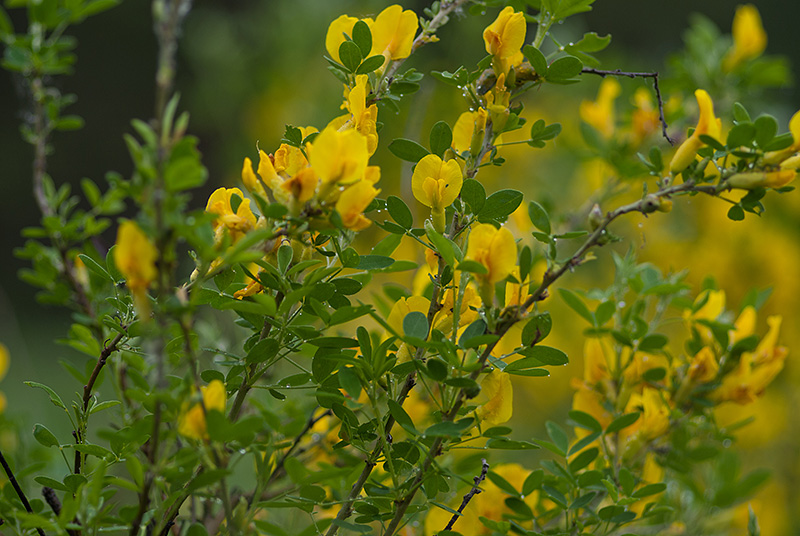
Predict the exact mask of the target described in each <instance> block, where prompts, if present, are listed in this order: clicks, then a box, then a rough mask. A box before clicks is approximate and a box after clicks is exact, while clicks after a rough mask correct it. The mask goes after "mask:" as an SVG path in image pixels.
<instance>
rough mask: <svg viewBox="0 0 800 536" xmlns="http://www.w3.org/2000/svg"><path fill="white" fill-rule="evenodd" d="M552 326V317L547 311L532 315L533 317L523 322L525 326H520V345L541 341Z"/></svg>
mask: <svg viewBox="0 0 800 536" xmlns="http://www.w3.org/2000/svg"><path fill="white" fill-rule="evenodd" d="M552 327H553V319H552V318H551V317H550V313H549V312H548V311H545V312H543V313H540V314H538V315H534V317H533V318H531V319H530V320H529V321H528V323H527V324H525V327H524V328H522V337H521V341H522V345H523V346H530V345H531V344H535V343H537V342H540V341H543V340H544V339H545V338H546V337H547V336H548V335H549V334H550V330H551V329H552Z"/></svg>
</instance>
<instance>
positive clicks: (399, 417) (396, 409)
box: [387, 400, 419, 435]
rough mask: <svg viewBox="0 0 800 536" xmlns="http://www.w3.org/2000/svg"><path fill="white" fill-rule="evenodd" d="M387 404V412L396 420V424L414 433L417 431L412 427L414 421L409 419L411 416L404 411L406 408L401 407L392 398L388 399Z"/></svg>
mask: <svg viewBox="0 0 800 536" xmlns="http://www.w3.org/2000/svg"><path fill="white" fill-rule="evenodd" d="M387 404H388V406H389V413H390V414H391V415H392V418H394V420H395V421H397V424H399V425H400V426H402V427H403V428H404V429H405V430H406V431H408V432H410V433H412V434H414V435H417V434H418V433H419V432H417V429H416V428H415V427H414V421H413V420H411V417H410V416H409V415H408V413H406V410H404V409H403V406H401V405H400V404H398V403H397V402H395V401H394V400H389V401H388V402H387Z"/></svg>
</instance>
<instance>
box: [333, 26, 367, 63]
mask: <svg viewBox="0 0 800 536" xmlns="http://www.w3.org/2000/svg"><path fill="white" fill-rule="evenodd" d="M352 38H353V42H354V43H355V44H356V45H358V49H359V50H360V51H361V56H363V57H364V58H366V57H367V55H369V52H370V50H372V32H371V31H370V30H369V26H368V25H367V23H366V22H364V21H363V20H360V21H358V22H356V23H355V25H353V35H352ZM339 57H341V52H340V56H339Z"/></svg>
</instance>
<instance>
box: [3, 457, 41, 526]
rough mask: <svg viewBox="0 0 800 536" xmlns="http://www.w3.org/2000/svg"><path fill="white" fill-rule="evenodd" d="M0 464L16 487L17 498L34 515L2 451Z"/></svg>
mask: <svg viewBox="0 0 800 536" xmlns="http://www.w3.org/2000/svg"><path fill="white" fill-rule="evenodd" d="M0 464H2V465H3V469H4V470H5V472H6V476H8V481H9V482H11V485H12V486H13V487H14V491H16V492H17V497H19V500H20V501H22V506H24V507H25V510H26V511H27V512H28V513H29V514H32V513H33V508H31V503H29V502H28V498H27V497H26V496H25V492H24V491H22V488H21V487H20V486H19V482H17V478H16V477H15V476H14V472H13V471H12V470H11V467H9V466H8V462H7V461H6V457H5V456H3V451H2V450H0ZM36 532H38V533H39V536H45V534H44V531H43V530H42V529H40V528H37V529H36Z"/></svg>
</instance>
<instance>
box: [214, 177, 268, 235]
mask: <svg viewBox="0 0 800 536" xmlns="http://www.w3.org/2000/svg"><path fill="white" fill-rule="evenodd" d="M234 195H235V196H236V197H238V201H239V206H238V207H236V211H234V210H233V206H232V202H233V196H234ZM206 212H209V213H211V214H216V216H217V218H216V219H215V220H214V222H213V224H212V225H213V226H214V230H215V231H216V233H217V239H218V240H221V238H222V233H223V232H224V231H225V230H226V229H227V231H228V233H229V235H230V238H231V241H232V242H233V243H236V242H238V241H239V239H240V238H242V237H243V236H244V235H245V234H246V233H247V232H248V231H252V230H253V229H255V226H256V217H255V215H254V214H253V211H252V210H250V200H249V199H246V198H245V197H244V194H243V193H242V191H241V190H240V189H239V188H218V189H217V190H215V191H214V192H213V193H212V194H211V196H210V197H209V198H208V203H207V204H206Z"/></svg>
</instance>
